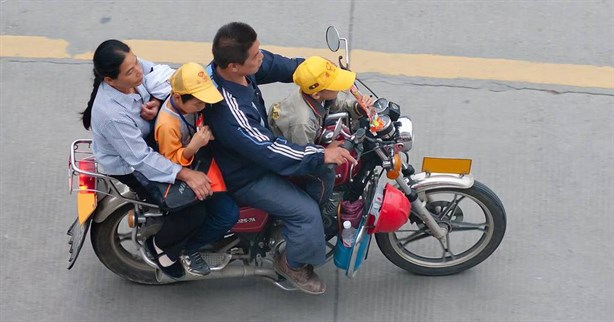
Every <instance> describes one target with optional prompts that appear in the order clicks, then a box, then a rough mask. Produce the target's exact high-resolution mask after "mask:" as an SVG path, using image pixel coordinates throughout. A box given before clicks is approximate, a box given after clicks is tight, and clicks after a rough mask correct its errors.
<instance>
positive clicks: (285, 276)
mask: <svg viewBox="0 0 614 322" xmlns="http://www.w3.org/2000/svg"><path fill="white" fill-rule="evenodd" d="M276 266H277V265H273V269H274V270H275V272H276V273H277V274H279V275H281V276H283V277H284V278H285V279H287V280H288V281H290V283H292V285H294V286H296V288H297V289H299V290H300V291H301V292H304V293H307V294H310V295H322V294H324V292H326V286H324V290H323V291H322V292H313V291H310V290H308V289H304V288H302V287H301V286H300V285H298V284H297V283H296V282H295V281H294V280H293V279H291V278H290V277H288V276H287V275H286V274H284V273H282V272H281V271H280V270H278V269H277V267H276ZM322 283H324V282H322Z"/></svg>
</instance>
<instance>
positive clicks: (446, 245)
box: [439, 234, 456, 263]
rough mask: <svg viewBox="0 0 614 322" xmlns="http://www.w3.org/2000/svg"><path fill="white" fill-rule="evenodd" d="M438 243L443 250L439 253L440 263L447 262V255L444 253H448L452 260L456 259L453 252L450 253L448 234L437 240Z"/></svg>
mask: <svg viewBox="0 0 614 322" xmlns="http://www.w3.org/2000/svg"><path fill="white" fill-rule="evenodd" d="M439 244H440V245H441V248H442V250H443V252H442V254H441V262H442V263H445V262H447V258H448V256H446V254H450V256H449V257H451V259H452V260H455V259H456V256H454V253H452V251H451V250H450V234H448V235H447V236H446V237H445V238H444V239H443V240H439Z"/></svg>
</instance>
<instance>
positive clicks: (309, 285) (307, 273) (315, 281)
mask: <svg viewBox="0 0 614 322" xmlns="http://www.w3.org/2000/svg"><path fill="white" fill-rule="evenodd" d="M273 268H274V269H275V271H276V272H277V273H278V274H279V275H281V276H283V277H285V278H287V279H288V280H289V281H290V282H292V284H294V286H296V287H297V288H298V289H299V290H301V291H303V292H305V293H308V294H312V295H320V294H323V293H324V292H325V291H326V284H325V283H324V281H322V280H321V279H320V277H319V276H318V274H316V273H315V272H314V271H313V266H312V265H305V266H303V267H301V268H291V267H290V266H289V265H288V260H287V259H286V254H285V253H283V254H281V255H280V256H277V257H275V258H274V259H273Z"/></svg>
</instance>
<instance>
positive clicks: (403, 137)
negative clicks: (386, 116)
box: [397, 116, 414, 152]
mask: <svg viewBox="0 0 614 322" xmlns="http://www.w3.org/2000/svg"><path fill="white" fill-rule="evenodd" d="M399 123H400V125H399V127H398V131H399V143H403V148H402V149H401V150H402V151H403V152H407V151H409V150H411V146H412V143H413V141H414V133H413V125H412V123H411V120H410V119H409V117H406V116H403V117H399V120H398V121H397V124H399Z"/></svg>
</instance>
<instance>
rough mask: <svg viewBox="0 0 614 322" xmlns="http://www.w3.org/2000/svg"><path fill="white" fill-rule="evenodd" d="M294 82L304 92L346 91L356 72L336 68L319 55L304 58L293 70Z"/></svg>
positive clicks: (352, 82)
mask: <svg viewBox="0 0 614 322" xmlns="http://www.w3.org/2000/svg"><path fill="white" fill-rule="evenodd" d="M292 79H293V80H294V83H295V84H297V85H298V86H300V88H301V91H303V93H305V94H313V93H316V92H320V91H323V90H325V89H327V90H329V91H346V90H348V89H350V87H352V85H353V84H354V80H355V79H356V73H354V72H351V71H347V70H344V69H341V68H337V66H335V64H333V63H332V62H330V61H329V60H327V59H324V58H322V57H319V56H311V57H309V58H307V59H305V61H304V62H302V63H301V64H300V65H298V67H297V68H296V71H294V75H293V76H292Z"/></svg>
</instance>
